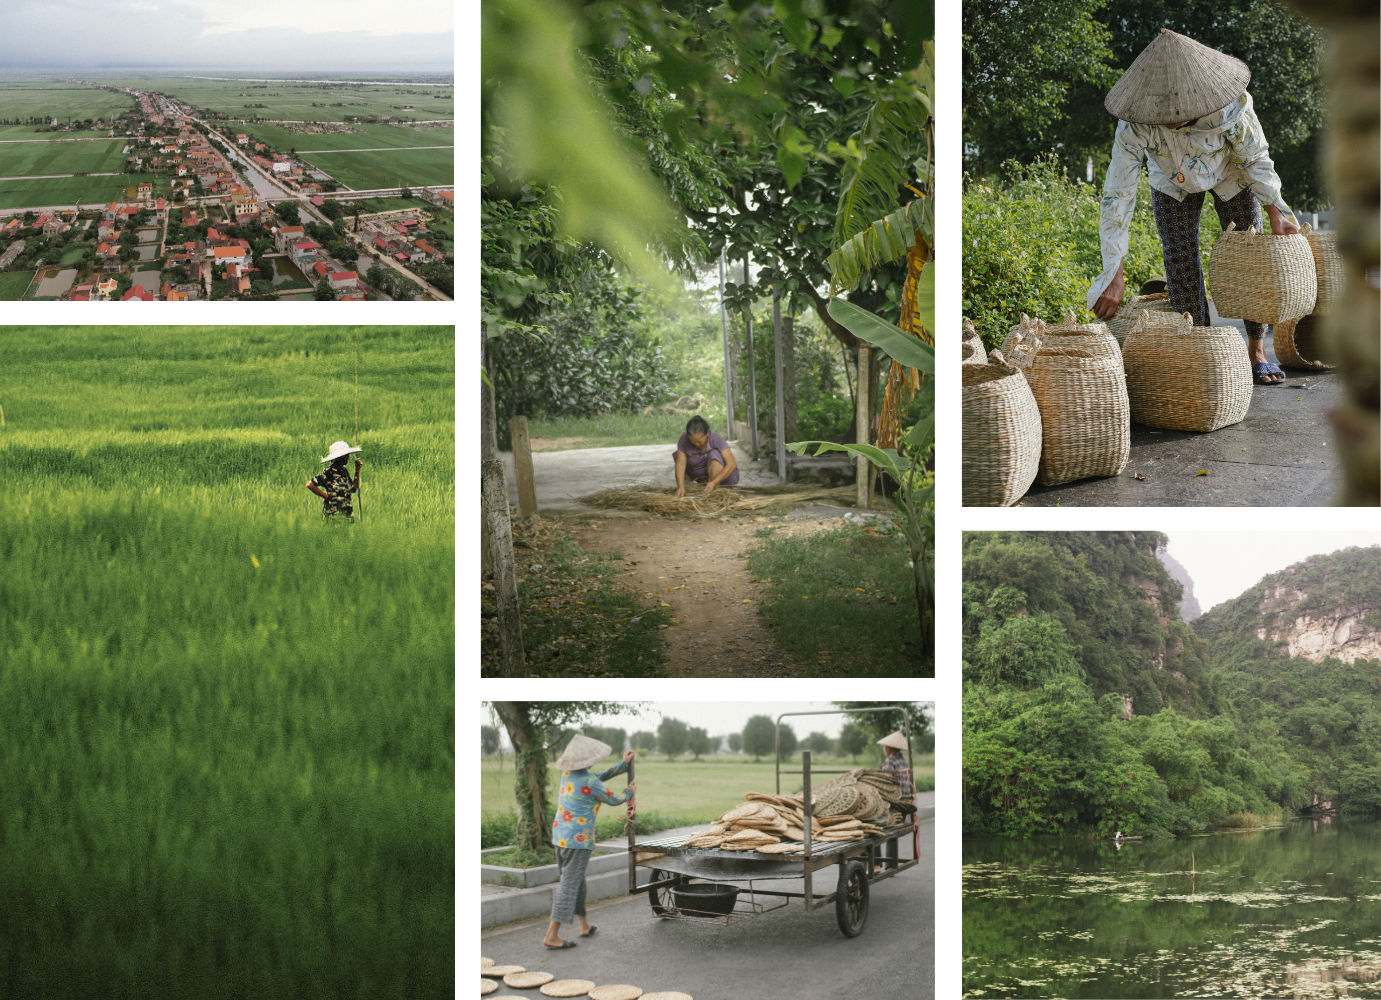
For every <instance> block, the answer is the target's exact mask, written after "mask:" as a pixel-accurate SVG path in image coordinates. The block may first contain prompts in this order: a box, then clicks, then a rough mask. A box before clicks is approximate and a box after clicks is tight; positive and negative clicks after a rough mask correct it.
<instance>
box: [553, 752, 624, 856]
mask: <svg viewBox="0 0 1381 1000" xmlns="http://www.w3.org/2000/svg"><path fill="white" fill-rule="evenodd" d="M627 771H628V765H627V764H626V763H624V762H623V761H619V762H618V763H617V764H615V765H614V766H613V767H611V768H609V770H607V771H605V772H604V773H603V774H600V775H598V776H596V775H593V774H591V773H590V771H589V769H588V768H581V769H580V770H579V771H563V772H562V773H561V791H560V794H558V795H557V797H556V821H555V822H554V823H552V825H551V843H552V846H553V847H573V848H577V849H583V850H587V851H588V850H590V849H591V848H593V847H594V846H595V817H596V816H598V815H599V807H600V806H601V805H602V804H604V803H605V802H607V803H609V804H610V805H611V806H616V805H621V804H622V803H624V802H627V801H628V800H629V799H630V798H632V796H633V793H632V792H630V791H629V790H628V789H627V788H625V789H624V790H623V791H622V792H611V791H609V790H608V789H607V788H605V787H604V782H606V781H608V780H609V779H610V778H612V777H614V775H616V774H624V773H626V772H627Z"/></svg>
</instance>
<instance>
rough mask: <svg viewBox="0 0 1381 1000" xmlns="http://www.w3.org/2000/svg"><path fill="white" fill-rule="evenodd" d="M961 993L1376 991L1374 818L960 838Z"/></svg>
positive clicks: (1379, 874) (1379, 865)
mask: <svg viewBox="0 0 1381 1000" xmlns="http://www.w3.org/2000/svg"><path fill="white" fill-rule="evenodd" d="M964 996H966V997H1071V998H1073V997H1079V998H1098V997H1102V998H1109V997H1128V998H1131V997H1137V998H1142V997H1298V998H1314V997H1381V823H1378V822H1369V821H1350V820H1337V819H1333V820H1331V821H1324V820H1315V821H1297V822H1294V823H1291V824H1289V825H1286V826H1284V827H1279V828H1274V829H1267V830H1251V831H1240V832H1222V833H1213V834H1208V835H1201V836H1193V837H1186V838H1179V839H1175V840H1146V841H1132V842H1129V843H1126V844H1124V846H1123V847H1122V849H1121V850H1118V849H1116V848H1115V847H1114V846H1113V845H1112V844H1111V843H1110V842H1107V841H1087V840H1069V839H1066V840H1052V839H1038V840H1027V841H1017V840H966V841H965V842H964Z"/></svg>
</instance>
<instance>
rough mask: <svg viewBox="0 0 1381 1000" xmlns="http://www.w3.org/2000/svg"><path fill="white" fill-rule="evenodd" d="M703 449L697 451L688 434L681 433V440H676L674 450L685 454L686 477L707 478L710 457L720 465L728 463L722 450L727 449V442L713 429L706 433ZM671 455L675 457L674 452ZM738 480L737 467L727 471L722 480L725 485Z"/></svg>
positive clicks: (730, 484)
mask: <svg viewBox="0 0 1381 1000" xmlns="http://www.w3.org/2000/svg"><path fill="white" fill-rule="evenodd" d="M706 438H707V439H706V441H705V450H704V451H697V450H696V448H695V445H693V444H691V439H690V435H689V434H682V435H681V440H679V441H677V442H676V451H679V452H684V453H685V456H686V478H688V479H701V478H708V477H709V475H710V459H714V460H715V461H716V462H718V463H719V464H720V465H728V464H729V463H728V462H726V461H724V452H726V451H728V450H729V442H728V441H725V440H724V439H723V438H722V437H720V436H719V435H718V434H716V433H715V432H714V431H710V433H709V434H708V435H706ZM672 457H673V458H675V457H676V452H672ZM737 482H738V469H737V468H735V469H734V471H733V472H731V473H729V475H728V477H727V478H726V479H725V480H724V485H725V486H733V485H734V484H735V483H737Z"/></svg>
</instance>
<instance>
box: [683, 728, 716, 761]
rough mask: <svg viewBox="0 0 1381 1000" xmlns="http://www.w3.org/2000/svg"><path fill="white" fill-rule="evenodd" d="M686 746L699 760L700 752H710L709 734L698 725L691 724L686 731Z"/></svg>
mask: <svg viewBox="0 0 1381 1000" xmlns="http://www.w3.org/2000/svg"><path fill="white" fill-rule="evenodd" d="M686 746H687V747H688V748H689V749H690V752H691V753H692V754H694V756H695V759H696V760H699V759H700V755H701V754H702V753H709V752H710V734H709V733H707V732H706V731H705V730H704V729H702V728H700V727H699V726H691V727H690V729H689V730H688V731H687V733H686Z"/></svg>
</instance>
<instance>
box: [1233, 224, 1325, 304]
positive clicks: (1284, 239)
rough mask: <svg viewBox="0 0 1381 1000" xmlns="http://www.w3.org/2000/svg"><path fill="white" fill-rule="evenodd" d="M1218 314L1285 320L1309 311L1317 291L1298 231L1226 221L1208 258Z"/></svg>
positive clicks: (1311, 257)
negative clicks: (1247, 227)
mask: <svg viewBox="0 0 1381 1000" xmlns="http://www.w3.org/2000/svg"><path fill="white" fill-rule="evenodd" d="M1208 283H1209V286H1210V287H1211V288H1212V289H1213V302H1214V305H1216V306H1217V308H1218V315H1219V316H1229V317H1231V318H1233V319H1249V320H1252V321H1253V322H1255V323H1284V322H1285V321H1286V320H1287V319H1297V318H1299V317H1300V316H1305V315H1308V313H1309V312H1310V311H1311V310H1313V308H1314V299H1315V297H1316V295H1317V293H1318V277H1317V274H1316V272H1315V270H1314V254H1313V253H1312V252H1311V251H1310V249H1309V241H1308V240H1306V239H1305V238H1304V237H1303V236H1301V235H1299V234H1298V233H1293V234H1291V235H1289V236H1276V235H1275V234H1274V233H1271V234H1267V233H1258V232H1253V231H1250V230H1249V231H1247V232H1245V233H1244V232H1239V231H1238V229H1237V223H1235V222H1229V223H1228V228H1227V229H1224V230H1223V235H1222V236H1220V237H1218V242H1217V243H1215V244H1213V252H1212V253H1211V254H1209V258H1208Z"/></svg>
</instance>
